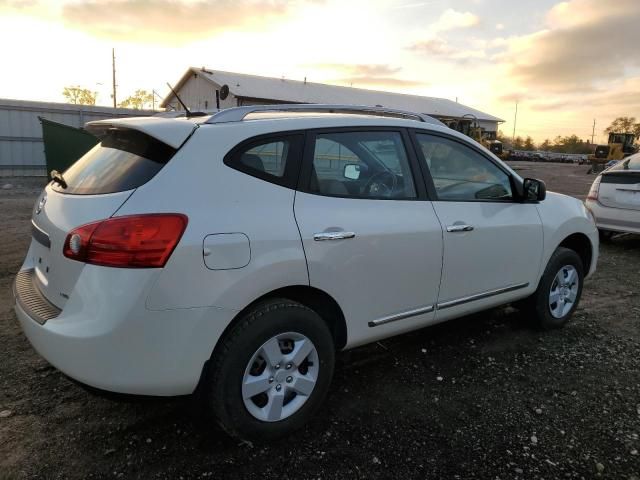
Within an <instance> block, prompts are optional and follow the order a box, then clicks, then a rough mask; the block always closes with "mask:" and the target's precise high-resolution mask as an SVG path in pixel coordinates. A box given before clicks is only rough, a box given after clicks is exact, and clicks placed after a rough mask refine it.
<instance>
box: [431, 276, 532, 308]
mask: <svg viewBox="0 0 640 480" xmlns="http://www.w3.org/2000/svg"><path fill="white" fill-rule="evenodd" d="M528 286H529V282H527V283H519V284H517V285H511V286H510V287H504V288H497V289H495V290H489V291H487V292H483V293H476V294H475V295H469V296H468V297H462V298H458V299H456V300H449V301H448V302H442V303H438V304H437V305H436V308H437V309H438V310H444V309H445V308H451V307H456V306H458V305H462V304H463V303H468V302H474V301H476V300H482V299H483V298H488V297H493V296H494V295H500V294H502V293H507V292H513V291H514V290H520V289H521V288H527V287H528Z"/></svg>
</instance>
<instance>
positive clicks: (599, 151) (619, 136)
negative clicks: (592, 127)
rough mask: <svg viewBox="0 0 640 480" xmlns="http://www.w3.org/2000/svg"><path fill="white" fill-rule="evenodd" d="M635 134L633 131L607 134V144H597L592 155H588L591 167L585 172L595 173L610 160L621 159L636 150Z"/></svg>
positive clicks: (602, 168)
mask: <svg viewBox="0 0 640 480" xmlns="http://www.w3.org/2000/svg"><path fill="white" fill-rule="evenodd" d="M635 140H636V136H635V134H633V133H615V132H611V133H610V134H609V140H608V142H607V145H598V146H596V150H595V152H594V153H593V154H592V155H589V162H591V168H590V169H589V171H588V172H587V173H597V172H601V171H602V170H604V166H605V165H606V164H607V163H608V162H610V161H611V160H622V159H623V158H625V157H628V156H629V155H632V154H634V153H636V152H637V151H638V149H637V147H636V146H635V145H634V142H635Z"/></svg>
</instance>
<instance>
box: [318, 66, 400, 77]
mask: <svg viewBox="0 0 640 480" xmlns="http://www.w3.org/2000/svg"><path fill="white" fill-rule="evenodd" d="M311 66H312V67H315V68H321V69H323V70H337V71H340V72H343V73H346V74H349V75H394V74H396V73H398V72H399V71H400V70H402V68H400V67H393V66H391V65H388V64H384V63H371V64H369V63H367V64H365V63H360V64H357V63H356V64H345V63H317V64H314V65H311Z"/></svg>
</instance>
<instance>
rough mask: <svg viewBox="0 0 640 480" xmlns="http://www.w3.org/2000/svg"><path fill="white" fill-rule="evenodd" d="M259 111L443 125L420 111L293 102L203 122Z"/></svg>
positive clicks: (224, 112)
mask: <svg viewBox="0 0 640 480" xmlns="http://www.w3.org/2000/svg"><path fill="white" fill-rule="evenodd" d="M259 112H310V113H316V112H317V113H351V114H356V115H373V116H378V117H393V118H406V119H410V120H417V121H419V122H426V123H432V124H434V125H444V124H443V123H442V122H441V121H440V120H436V119H435V118H433V117H430V116H429V115H423V114H422V113H415V112H408V111H404V110H394V109H391V108H385V107H371V106H367V105H340V104H336V105H331V104H313V103H294V104H279V105H251V106H246V107H232V108H227V109H224V110H221V111H219V112H218V113H216V114H214V115H212V116H211V117H210V118H209V119H208V120H207V121H206V122H205V123H227V122H241V121H242V120H244V118H245V117H246V116H247V115H249V114H250V113H259Z"/></svg>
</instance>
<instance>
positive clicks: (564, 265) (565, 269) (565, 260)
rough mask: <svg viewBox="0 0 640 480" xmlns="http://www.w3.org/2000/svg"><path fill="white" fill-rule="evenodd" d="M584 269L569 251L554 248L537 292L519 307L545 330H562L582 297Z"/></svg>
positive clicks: (575, 256)
mask: <svg viewBox="0 0 640 480" xmlns="http://www.w3.org/2000/svg"><path fill="white" fill-rule="evenodd" d="M583 282H584V267H583V265H582V260H581V259H580V256H579V255H578V254H577V253H576V252H575V251H573V250H571V249H568V248H563V247H558V248H557V249H556V251H555V252H554V253H553V255H552V256H551V258H550V259H549V263H548V264H547V267H546V269H545V271H544V274H543V275H542V278H541V279H540V283H539V284H538V289H537V290H536V292H535V293H534V294H533V295H532V296H531V297H530V298H529V299H528V301H527V302H525V304H524V305H523V306H524V308H525V309H526V311H527V313H529V314H530V315H531V316H532V317H533V319H534V320H535V321H536V323H537V324H538V325H539V326H540V327H541V328H543V329H545V330H550V329H554V328H560V327H563V326H564V325H565V324H566V323H567V321H569V319H570V318H571V316H572V315H573V312H575V310H576V308H577V306H578V303H579V302H580V297H581V295H582V284H583Z"/></svg>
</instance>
